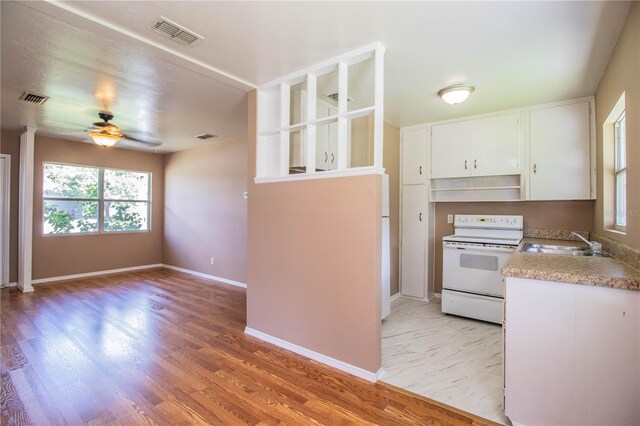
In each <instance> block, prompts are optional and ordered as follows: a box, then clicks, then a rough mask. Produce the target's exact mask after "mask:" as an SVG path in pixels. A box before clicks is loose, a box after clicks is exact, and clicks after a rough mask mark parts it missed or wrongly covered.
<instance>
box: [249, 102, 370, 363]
mask: <svg viewBox="0 0 640 426" xmlns="http://www.w3.org/2000/svg"><path fill="white" fill-rule="evenodd" d="M255 100H256V93H255V91H254V92H251V93H250V94H249V123H248V134H249V135H250V136H249V169H248V170H249V183H248V188H249V206H248V235H249V240H248V268H247V286H248V288H247V325H248V327H251V328H253V329H255V330H258V331H261V332H264V333H267V334H269V335H272V336H275V337H278V338H280V339H284V340H286V341H288V342H291V343H294V344H296V345H300V346H303V347H305V348H308V349H311V350H313V351H316V352H319V353H322V354H324V355H327V356H330V357H333V358H336V359H339V360H341V361H343V362H346V363H349V364H351V365H354V366H357V367H360V368H362V369H364V370H367V371H370V372H375V371H377V370H378V369H379V368H380V366H381V353H380V352H381V351H380V323H381V321H380V271H379V268H378V267H377V265H378V262H379V260H380V238H381V235H380V229H381V219H380V214H381V210H380V208H381V203H380V201H381V200H380V197H381V188H380V187H381V177H380V176H356V177H349V178H334V179H321V180H308V181H296V182H281V183H271V184H260V185H255V184H254V183H253V174H254V171H255V132H256V127H255V126H256V123H255V119H256V111H255V108H256V102H255Z"/></svg>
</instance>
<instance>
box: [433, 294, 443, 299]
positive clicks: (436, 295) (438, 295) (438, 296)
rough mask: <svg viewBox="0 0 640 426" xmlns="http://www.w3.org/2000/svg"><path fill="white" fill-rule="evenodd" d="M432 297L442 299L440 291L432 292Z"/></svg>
mask: <svg viewBox="0 0 640 426" xmlns="http://www.w3.org/2000/svg"><path fill="white" fill-rule="evenodd" d="M433 297H435V298H438V299H442V293H433Z"/></svg>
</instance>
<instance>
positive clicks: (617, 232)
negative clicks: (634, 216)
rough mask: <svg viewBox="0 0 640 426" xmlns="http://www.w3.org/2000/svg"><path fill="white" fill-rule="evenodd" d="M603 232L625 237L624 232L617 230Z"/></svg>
mask: <svg viewBox="0 0 640 426" xmlns="http://www.w3.org/2000/svg"><path fill="white" fill-rule="evenodd" d="M604 231H605V232H609V233H611V234H615V235H627V232H626V231H620V230H618V229H605V230H604Z"/></svg>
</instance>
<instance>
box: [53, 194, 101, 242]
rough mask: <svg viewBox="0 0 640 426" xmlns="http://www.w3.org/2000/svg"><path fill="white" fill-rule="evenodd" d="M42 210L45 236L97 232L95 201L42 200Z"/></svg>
mask: <svg viewBox="0 0 640 426" xmlns="http://www.w3.org/2000/svg"><path fill="white" fill-rule="evenodd" d="M42 210H43V219H44V220H43V227H44V229H43V232H44V234H45V235H50V234H75V233H82V232H98V202H97V201H69V200H44V204H43V209H42Z"/></svg>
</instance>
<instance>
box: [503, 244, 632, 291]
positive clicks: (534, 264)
mask: <svg viewBox="0 0 640 426" xmlns="http://www.w3.org/2000/svg"><path fill="white" fill-rule="evenodd" d="M526 243H539V244H555V245H569V246H583V247H586V244H584V243H580V242H576V241H563V240H546V239H540V238H525V239H524V240H522V243H521V244H520V246H519V247H518V249H517V250H516V252H515V253H514V254H513V255H512V256H511V258H510V259H509V262H507V264H506V265H505V267H504V268H502V274H503V275H505V276H507V277H516V278H529V279H534V280H544V281H557V282H564V283H571V284H583V285H593V286H600V287H612V288H621V289H626V290H635V291H640V271H638V270H636V269H634V268H632V267H631V266H629V265H627V264H626V263H623V262H622V261H620V260H618V259H616V258H614V257H589V256H586V257H585V256H567V255H562V254H544V253H528V252H521V251H520V248H521V247H522V245H523V244H526Z"/></svg>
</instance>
